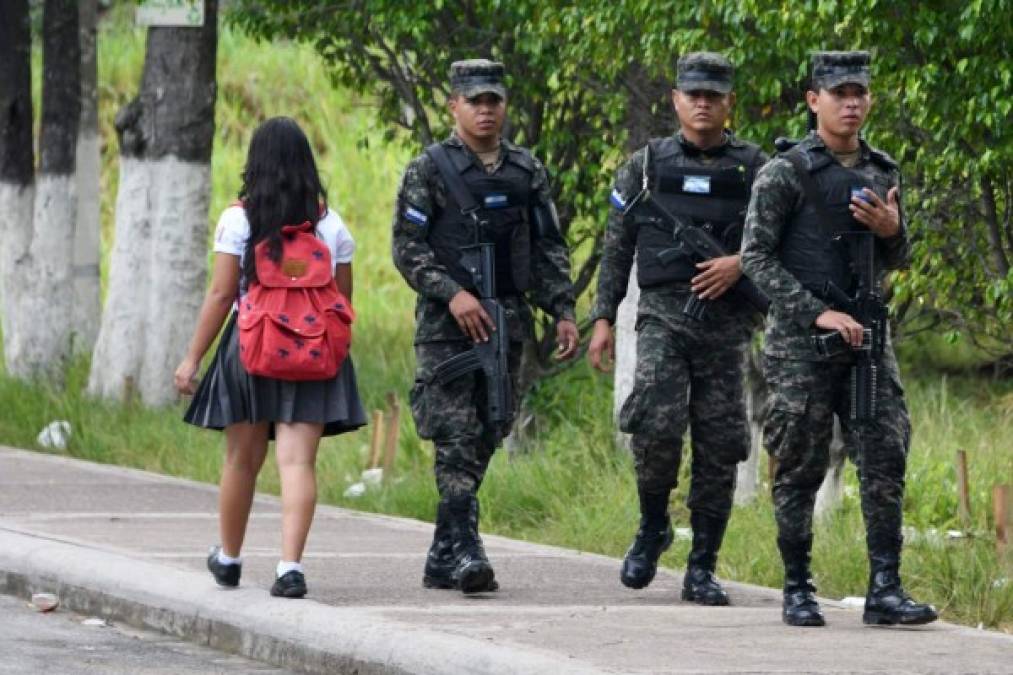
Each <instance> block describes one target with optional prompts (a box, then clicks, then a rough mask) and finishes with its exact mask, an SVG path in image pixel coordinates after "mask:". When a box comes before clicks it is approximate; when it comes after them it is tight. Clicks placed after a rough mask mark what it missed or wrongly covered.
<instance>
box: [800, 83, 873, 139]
mask: <svg viewBox="0 0 1013 675" xmlns="http://www.w3.org/2000/svg"><path fill="white" fill-rule="evenodd" d="M806 102H807V103H808V104H809V109H810V110H812V111H813V112H814V113H816V119H817V120H818V124H819V128H820V129H822V130H824V131H827V132H828V133H831V134H833V135H835V136H853V135H855V134H857V133H858V131H859V130H860V129H861V128H862V125H863V124H865V118H866V117H867V116H868V115H869V109H870V108H871V107H872V95H871V94H870V93H869V90H868V89H867V88H865V87H863V86H862V85H860V84H852V83H846V84H841V85H838V86H836V87H833V88H831V89H820V90H819V91H818V92H815V91H808V92H806Z"/></svg>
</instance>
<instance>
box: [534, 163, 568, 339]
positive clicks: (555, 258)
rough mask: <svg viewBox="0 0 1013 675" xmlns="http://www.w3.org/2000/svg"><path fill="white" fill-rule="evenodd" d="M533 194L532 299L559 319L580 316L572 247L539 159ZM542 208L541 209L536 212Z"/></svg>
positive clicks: (539, 306)
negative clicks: (577, 305) (570, 247)
mask: <svg viewBox="0 0 1013 675" xmlns="http://www.w3.org/2000/svg"><path fill="white" fill-rule="evenodd" d="M535 167H536V168H535V173H534V176H533V177H532V194H534V195H536V197H535V199H536V200H537V201H538V203H537V204H536V205H535V206H534V207H533V208H532V213H531V217H532V219H533V220H534V222H533V223H532V224H533V225H534V228H533V231H534V233H535V241H534V242H533V245H532V247H531V279H532V285H531V291H530V293H529V297H530V298H531V301H532V302H533V303H534V304H535V305H536V306H537V307H538V308H539V309H541V310H543V311H545V312H547V313H549V314H551V315H552V316H553V317H555V319H556V320H557V321H562V320H569V321H575V320H576V311H575V306H576V299H575V296H574V290H573V282H572V281H571V280H570V249H569V248H568V247H567V245H566V240H565V239H563V236H562V234H561V233H560V231H559V223H558V222H557V221H556V207H555V205H554V204H553V203H552V194H551V192H550V190H549V177H548V174H547V173H546V171H545V167H543V166H542V165H541V163H539V162H537V161H536V163H535ZM536 210H537V211H540V213H536Z"/></svg>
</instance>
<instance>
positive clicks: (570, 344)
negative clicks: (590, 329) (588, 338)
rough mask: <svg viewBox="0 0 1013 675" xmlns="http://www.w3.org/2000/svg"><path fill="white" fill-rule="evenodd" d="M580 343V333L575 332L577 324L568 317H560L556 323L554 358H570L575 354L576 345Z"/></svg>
mask: <svg viewBox="0 0 1013 675" xmlns="http://www.w3.org/2000/svg"><path fill="white" fill-rule="evenodd" d="M578 344H580V334H579V333H578V332H577V324H576V323H574V322H573V321H570V320H569V319H562V320H560V321H559V322H557V323H556V345H558V347H559V349H557V350H556V359H558V360H560V361H565V360H566V359H572V358H573V357H574V356H576V354H577V345H578Z"/></svg>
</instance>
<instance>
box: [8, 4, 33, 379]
mask: <svg viewBox="0 0 1013 675" xmlns="http://www.w3.org/2000/svg"><path fill="white" fill-rule="evenodd" d="M31 40H32V38H31V23H30V18H29V12H28V0H11V1H9V2H2V3H0V318H2V320H3V321H2V328H3V340H4V357H5V363H6V364H7V366H8V369H9V368H10V365H11V364H12V363H13V362H14V359H15V357H16V356H17V355H18V354H19V353H20V351H21V349H22V346H21V345H20V344H19V343H18V341H17V339H16V338H17V336H18V335H20V332H19V329H18V326H17V312H16V311H15V310H16V309H17V308H18V307H19V305H18V303H17V297H18V296H19V295H20V293H21V289H22V283H21V280H20V278H19V277H18V275H17V274H16V272H15V270H16V267H15V264H16V263H17V261H18V260H20V259H21V258H23V257H24V256H26V255H27V253H28V246H29V244H30V242H31V239H32V202H33V199H34V195H35V191H34V180H35V170H34V163H35V159H34V156H33V150H32V67H31V49H32V44H31Z"/></svg>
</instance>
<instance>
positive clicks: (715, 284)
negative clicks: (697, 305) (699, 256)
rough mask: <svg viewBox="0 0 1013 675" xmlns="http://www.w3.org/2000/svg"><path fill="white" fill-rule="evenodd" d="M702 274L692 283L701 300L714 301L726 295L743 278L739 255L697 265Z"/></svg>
mask: <svg viewBox="0 0 1013 675" xmlns="http://www.w3.org/2000/svg"><path fill="white" fill-rule="evenodd" d="M696 267H697V269H698V270H701V272H700V274H697V275H696V276H695V277H693V279H692V280H691V281H690V283H691V284H692V287H693V292H694V293H696V294H697V295H698V296H699V297H700V299H701V300H714V299H715V298H720V297H721V296H722V295H724V293H725V291H727V290H728V289H729V288H731V287H732V286H734V285H735V282H736V281H738V280H739V277H741V276H742V267H741V265H740V264H739V256H738V255H726V256H722V257H720V258H711V259H710V260H705V261H703V262H702V263H697V265H696Z"/></svg>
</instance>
